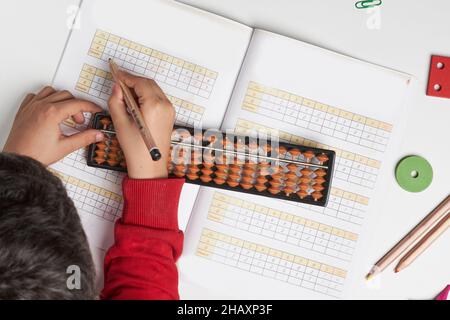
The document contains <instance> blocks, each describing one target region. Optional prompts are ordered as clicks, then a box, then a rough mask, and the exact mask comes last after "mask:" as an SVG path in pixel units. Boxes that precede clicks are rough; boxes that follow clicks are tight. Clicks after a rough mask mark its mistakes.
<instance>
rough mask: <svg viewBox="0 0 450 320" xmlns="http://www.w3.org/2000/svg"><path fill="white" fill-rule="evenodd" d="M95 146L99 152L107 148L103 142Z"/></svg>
mask: <svg viewBox="0 0 450 320" xmlns="http://www.w3.org/2000/svg"><path fill="white" fill-rule="evenodd" d="M96 146H97V149H100V150H105V149H106V147H107V145H106V144H105V143H104V142H102V143H98V144H97V145H96Z"/></svg>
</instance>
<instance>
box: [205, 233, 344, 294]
mask: <svg viewBox="0 0 450 320" xmlns="http://www.w3.org/2000/svg"><path fill="white" fill-rule="evenodd" d="M196 254H197V255H198V256H199V257H203V258H206V259H209V260H212V261H215V262H218V263H221V264H224V265H228V266H231V267H234V268H238V269H240V270H245V271H248V272H251V273H253V274H256V275H260V276H264V277H268V278H272V279H276V280H278V281H283V282H287V283H289V284H292V285H294V286H298V287H302V288H306V289H309V290H312V291H315V292H318V293H322V294H325V295H328V296H331V297H336V298H339V296H340V294H341V292H342V287H343V284H344V281H345V278H346V276H347V272H346V271H345V270H342V269H339V268H336V267H333V266H329V265H326V264H323V263H320V262H317V261H313V260H310V259H306V258H303V257H300V256H296V255H293V254H290V253H287V252H283V251H280V250H276V249H273V248H269V247H266V246H263V245H260V244H256V243H252V242H248V241H245V240H242V239H239V238H235V237H231V236H229V235H226V234H223V233H219V232H216V231H213V230H210V229H203V232H202V235H201V238H200V241H199V244H198V247H197V251H196Z"/></svg>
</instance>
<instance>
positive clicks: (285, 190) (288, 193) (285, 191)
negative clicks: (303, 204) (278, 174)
mask: <svg viewBox="0 0 450 320" xmlns="http://www.w3.org/2000/svg"><path fill="white" fill-rule="evenodd" d="M283 191H284V193H286V195H287V196H288V197H289V196H290V195H291V194H293V193H294V192H295V190H294V188H291V187H286V188H284V190H283Z"/></svg>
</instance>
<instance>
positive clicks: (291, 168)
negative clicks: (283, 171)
mask: <svg viewBox="0 0 450 320" xmlns="http://www.w3.org/2000/svg"><path fill="white" fill-rule="evenodd" d="M287 168H288V169H289V171H291V172H296V171H297V168H298V166H297V165H296V164H295V163H289V164H288V165H287Z"/></svg>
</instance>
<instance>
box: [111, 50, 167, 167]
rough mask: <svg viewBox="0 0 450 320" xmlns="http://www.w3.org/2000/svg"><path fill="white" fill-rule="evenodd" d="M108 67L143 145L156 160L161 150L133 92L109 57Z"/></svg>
mask: <svg viewBox="0 0 450 320" xmlns="http://www.w3.org/2000/svg"><path fill="white" fill-rule="evenodd" d="M109 67H110V69H111V74H112V76H113V78H114V81H115V82H116V83H117V84H118V85H119V86H120V87H121V88H122V91H123V96H124V99H125V103H126V105H127V108H128V110H129V112H130V113H131V116H132V118H133V120H134V122H135V123H136V125H137V127H138V128H139V132H140V133H141V136H142V139H144V142H145V145H146V146H147V149H148V150H149V152H150V156H151V157H152V159H153V160H154V161H158V160H160V159H161V152H159V149H158V147H157V146H156V144H155V140H153V137H152V134H151V132H150V130H149V128H148V127H147V124H146V123H145V120H144V117H143V116H142V113H141V111H140V109H139V105H138V103H137V102H136V100H135V99H134V97H133V94H132V93H131V91H130V88H128V87H127V86H126V85H125V83H124V82H123V81H122V80H121V79H120V77H119V67H118V66H117V65H116V63H115V62H114V61H113V60H112V59H109Z"/></svg>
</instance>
